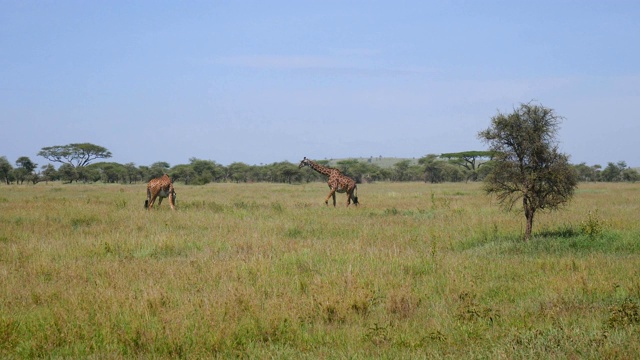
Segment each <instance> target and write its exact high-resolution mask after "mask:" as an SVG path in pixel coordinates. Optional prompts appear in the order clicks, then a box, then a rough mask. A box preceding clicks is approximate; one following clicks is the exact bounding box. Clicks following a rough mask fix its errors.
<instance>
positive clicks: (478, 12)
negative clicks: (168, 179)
mask: <svg viewBox="0 0 640 360" xmlns="http://www.w3.org/2000/svg"><path fill="white" fill-rule="evenodd" d="M532 100H533V101H536V102H538V103H540V104H542V105H544V106H546V107H550V108H553V109H554V110H555V111H556V113H557V114H558V115H561V116H563V117H564V118H565V119H564V121H563V123H562V128H561V131H560V133H559V136H558V139H559V140H560V147H561V150H562V151H563V152H565V153H567V154H569V155H570V156H571V159H570V160H571V162H572V163H581V162H586V163H587V164H588V165H595V164H601V165H605V166H606V164H607V163H608V162H617V161H620V160H624V161H626V162H627V164H628V165H630V166H634V167H635V166H640V147H639V146H638V142H639V140H640V115H639V113H640V112H639V110H638V109H639V107H640V2H638V1H635V0H634V1H615V0H607V1H603V0H598V1H588V0H579V1H578V0H576V1H568V0H552V1H534V0H528V1H515V0H510V1H480V0H478V1H453V0H452V1H445V0H443V1H425V0H417V1H402V0H396V1H304V0H303V1H300V0H298V1H197V2H193V1H84V0H82V1H65V0H60V1H25V0H16V1H6V0H0V122H1V125H2V127H1V130H0V156H6V157H7V159H8V160H9V161H10V162H11V163H12V165H14V163H15V160H17V158H18V157H20V156H29V157H30V158H31V160H32V161H34V162H36V163H38V164H39V165H40V166H41V165H45V164H47V163H48V161H47V160H46V159H44V158H41V157H38V156H37V155H36V154H37V153H38V151H39V150H40V149H41V148H43V147H46V146H54V145H66V144H70V143H83V142H89V143H93V144H96V145H100V146H103V147H105V148H107V149H108V150H110V151H111V152H112V153H113V157H112V158H111V159H110V160H109V161H115V162H119V163H122V164H124V163H129V162H133V163H135V164H136V165H138V166H139V165H150V164H152V163H154V162H157V161H166V162H168V163H169V164H170V165H172V166H173V165H178V164H186V163H189V159H190V158H192V157H195V158H198V159H204V160H214V161H216V162H218V163H220V164H223V165H228V164H230V163H232V162H244V163H247V164H270V163H273V162H279V161H285V160H288V161H291V162H297V161H299V160H301V159H302V158H303V157H304V156H306V157H310V158H314V159H330V158H346V157H369V156H380V155H381V156H385V157H409V158H413V157H415V158H419V157H422V156H424V155H426V154H440V153H444V152H457V151H465V150H484V149H486V146H485V145H484V144H483V143H482V142H480V141H479V140H478V138H477V134H478V132H479V131H481V130H484V129H486V128H487V127H488V126H489V125H490V119H491V117H492V116H494V115H496V114H497V112H498V111H501V112H511V111H513V109H514V108H515V107H517V106H518V105H519V104H520V103H523V102H525V103H526V102H530V101H532ZM56 165H57V164H56Z"/></svg>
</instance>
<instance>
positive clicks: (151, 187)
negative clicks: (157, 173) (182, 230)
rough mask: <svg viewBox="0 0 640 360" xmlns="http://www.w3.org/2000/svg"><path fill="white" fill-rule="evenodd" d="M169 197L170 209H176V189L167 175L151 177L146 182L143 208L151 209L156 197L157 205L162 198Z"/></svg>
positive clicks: (160, 202)
mask: <svg viewBox="0 0 640 360" xmlns="http://www.w3.org/2000/svg"><path fill="white" fill-rule="evenodd" d="M166 197H169V205H171V210H175V209H176V191H175V190H174V189H173V183H172V182H171V179H170V178H169V175H167V174H164V175H162V176H161V177H159V178H155V179H152V180H151V181H149V183H148V184H147V200H145V201H144V207H145V209H148V210H151V208H152V207H153V203H154V202H155V201H156V198H159V199H158V206H160V204H162V199H164V198H166Z"/></svg>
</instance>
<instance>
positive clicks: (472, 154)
mask: <svg viewBox="0 0 640 360" xmlns="http://www.w3.org/2000/svg"><path fill="white" fill-rule="evenodd" d="M440 157H441V158H444V159H449V161H451V162H452V163H453V164H456V165H459V166H462V167H463V168H465V169H467V170H468V172H469V176H468V177H467V180H469V179H471V180H474V181H475V180H477V179H478V169H480V166H482V165H484V164H486V163H487V161H490V160H491V159H492V158H493V153H492V152H491V151H463V152H458V153H446V154H441V155H440ZM483 159H484V160H485V161H484V162H481V160H483Z"/></svg>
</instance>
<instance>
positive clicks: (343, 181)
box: [298, 157, 359, 207]
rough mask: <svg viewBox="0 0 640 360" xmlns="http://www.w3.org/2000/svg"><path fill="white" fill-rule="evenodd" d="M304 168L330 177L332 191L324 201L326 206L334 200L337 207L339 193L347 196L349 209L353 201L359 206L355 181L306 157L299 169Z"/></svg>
mask: <svg viewBox="0 0 640 360" xmlns="http://www.w3.org/2000/svg"><path fill="white" fill-rule="evenodd" d="M303 166H308V167H310V168H312V169H313V170H315V171H317V172H319V173H320V174H322V175H325V176H328V177H329V180H328V181H327V185H329V189H330V190H329V195H327V198H326V199H325V200H324V203H325V204H326V205H329V199H330V198H333V206H336V192H339V193H346V194H347V207H348V206H349V204H351V201H352V200H353V204H354V205H355V206H358V204H359V202H358V187H357V186H356V182H355V180H353V179H352V178H350V177H348V176H346V175H344V174H343V173H342V172H341V171H340V170H338V169H335V168H331V167H327V166H322V165H320V164H318V163H317V162H315V161H312V160H310V159H307V158H306V157H305V158H304V159H302V161H300V165H299V166H298V168H302V167H303Z"/></svg>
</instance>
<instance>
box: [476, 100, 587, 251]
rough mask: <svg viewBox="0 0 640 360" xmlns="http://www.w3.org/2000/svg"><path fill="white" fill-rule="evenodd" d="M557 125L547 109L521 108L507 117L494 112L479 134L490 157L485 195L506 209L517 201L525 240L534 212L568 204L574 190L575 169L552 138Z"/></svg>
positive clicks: (526, 105) (525, 106)
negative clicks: (494, 197)
mask: <svg viewBox="0 0 640 360" xmlns="http://www.w3.org/2000/svg"><path fill="white" fill-rule="evenodd" d="M561 120H562V118H561V117H560V116H558V115H556V114H555V112H554V111H553V110H552V109H548V108H545V107H543V106H541V105H532V104H521V105H520V107H519V108H518V109H515V110H514V112H513V113H511V114H502V113H498V114H497V115H496V116H494V117H493V118H492V119H491V127H489V128H488V129H486V130H484V131H481V132H480V133H479V134H478V137H479V138H480V139H481V140H484V141H485V142H486V143H488V144H489V146H490V150H491V151H492V152H494V159H493V160H494V167H493V170H492V171H491V173H489V175H488V176H487V177H486V178H485V191H486V192H487V193H488V194H495V195H496V196H497V199H498V201H499V202H500V204H501V205H503V206H505V207H506V208H507V209H511V208H512V207H513V205H514V204H515V203H516V202H517V201H518V200H519V199H522V205H523V208H524V216H525V218H526V220H527V225H526V230H525V234H524V237H525V240H527V239H529V238H530V237H531V231H532V229H533V219H534V216H535V214H536V212H537V211H538V210H544V209H549V210H555V209H557V208H558V207H560V205H562V204H564V203H566V202H568V201H569V200H570V199H571V197H572V196H573V193H574V189H575V187H576V185H577V175H576V173H575V170H574V169H573V168H572V167H571V165H570V164H569V159H568V156H567V155H565V154H562V153H560V152H559V151H558V145H557V143H556V139H555V138H556V134H557V131H558V127H559V124H560V122H561Z"/></svg>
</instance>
